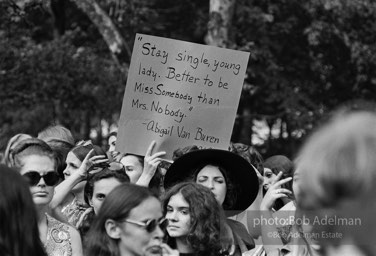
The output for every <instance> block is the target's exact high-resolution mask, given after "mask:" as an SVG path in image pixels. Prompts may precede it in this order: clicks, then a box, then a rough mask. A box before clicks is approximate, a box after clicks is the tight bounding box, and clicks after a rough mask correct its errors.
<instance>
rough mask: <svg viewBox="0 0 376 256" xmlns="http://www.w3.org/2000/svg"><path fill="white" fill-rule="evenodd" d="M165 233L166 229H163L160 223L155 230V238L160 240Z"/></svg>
mask: <svg viewBox="0 0 376 256" xmlns="http://www.w3.org/2000/svg"><path fill="white" fill-rule="evenodd" d="M164 235H165V233H164V231H163V230H162V229H161V227H160V226H159V225H157V227H156V229H155V230H154V238H155V239H158V240H162V239H163V237H164Z"/></svg>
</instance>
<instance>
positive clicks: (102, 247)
mask: <svg viewBox="0 0 376 256" xmlns="http://www.w3.org/2000/svg"><path fill="white" fill-rule="evenodd" d="M150 197H155V198H157V196H156V195H155V194H153V193H152V192H151V191H150V190H149V189H148V188H146V187H141V186H138V185H134V184H131V183H124V184H121V185H119V186H117V187H116V188H115V189H114V190H112V191H111V193H110V194H109V195H108V196H107V197H106V199H105V200H104V202H103V204H102V207H101V210H100V211H99V213H98V215H97V216H96V218H95V220H94V223H93V225H92V227H91V228H90V230H89V233H88V236H87V240H86V242H87V243H86V245H87V246H86V248H87V250H86V253H85V255H88V256H119V255H120V252H119V248H118V241H117V240H115V239H113V238H111V237H110V236H109V235H108V234H107V232H106V229H105V223H106V221H107V220H108V219H112V220H114V221H120V220H124V219H126V218H127V217H128V216H129V214H130V212H131V211H132V209H134V208H135V207H137V206H138V205H140V204H141V203H142V202H144V201H145V200H147V199H148V198H150ZM157 199H158V198H157Z"/></svg>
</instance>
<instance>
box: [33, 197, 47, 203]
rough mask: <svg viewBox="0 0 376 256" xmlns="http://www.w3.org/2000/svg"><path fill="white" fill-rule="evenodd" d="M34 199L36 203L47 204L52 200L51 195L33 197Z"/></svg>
mask: <svg viewBox="0 0 376 256" xmlns="http://www.w3.org/2000/svg"><path fill="white" fill-rule="evenodd" d="M33 201H34V204H35V205H47V204H49V203H50V202H51V198H50V197H36V196H34V197H33Z"/></svg>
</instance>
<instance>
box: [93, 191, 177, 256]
mask: <svg viewBox="0 0 376 256" xmlns="http://www.w3.org/2000/svg"><path fill="white" fill-rule="evenodd" d="M166 224H167V223H166V220H165V219H164V218H163V214H162V207H161V204H160V202H159V200H158V198H157V197H156V196H155V195H154V194H152V192H150V191H149V190H148V189H147V188H145V187H141V186H138V185H134V184H121V185H119V186H117V187H116V188H115V189H114V190H112V191H111V193H110V194H109V195H108V196H107V197H106V199H105V201H104V203H103V205H102V207H101V210H100V211H99V213H98V215H97V217H96V219H95V220H94V223H93V225H92V227H91V229H90V231H89V233H88V239H87V251H86V255H88V256H89V255H90V256H143V255H147V256H149V255H163V256H178V255H179V253H178V252H177V251H176V250H172V249H171V248H170V247H169V246H168V245H166V244H164V243H163V241H162V239H163V237H164V232H163V229H164V226H165V225H166Z"/></svg>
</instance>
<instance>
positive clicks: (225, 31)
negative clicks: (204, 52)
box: [205, 0, 236, 48]
mask: <svg viewBox="0 0 376 256" xmlns="http://www.w3.org/2000/svg"><path fill="white" fill-rule="evenodd" d="M235 3H236V0H210V11H209V12H210V13H209V15H210V16H209V17H210V18H209V22H208V34H207V36H206V38H205V42H206V44H208V45H214V46H218V47H225V48H229V47H230V46H231V44H232V42H233V40H232V35H230V31H231V30H230V28H231V24H232V17H233V14H234V9H235Z"/></svg>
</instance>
